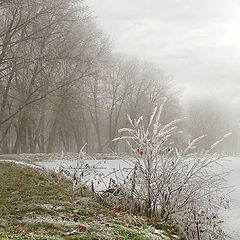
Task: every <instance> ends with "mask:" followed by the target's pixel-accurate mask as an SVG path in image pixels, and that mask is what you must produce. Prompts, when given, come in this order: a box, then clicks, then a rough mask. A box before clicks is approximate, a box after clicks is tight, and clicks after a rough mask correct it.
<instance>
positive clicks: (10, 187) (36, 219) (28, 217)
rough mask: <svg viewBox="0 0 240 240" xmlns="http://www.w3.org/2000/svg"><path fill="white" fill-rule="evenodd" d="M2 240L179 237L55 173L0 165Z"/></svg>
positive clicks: (18, 165) (138, 239) (8, 164)
mask: <svg viewBox="0 0 240 240" xmlns="http://www.w3.org/2000/svg"><path fill="white" fill-rule="evenodd" d="M0 183H1V184H0V239H39V240H40V239H42V240H43V239H83V240H84V239H89V240H90V239H92V240H93V239H99V240H100V239H106V240H107V239H109V240H110V239H126V240H127V239H135V240H144V239H149V240H150V239H178V238H177V236H173V235H171V232H170V229H168V230H167V229H166V226H165V224H159V226H161V228H162V229H161V228H160V229H156V228H155V227H153V225H152V224H150V223H149V222H148V221H147V219H145V218H143V217H136V216H133V215H130V214H127V213H125V212H121V211H120V209H114V208H111V207H110V206H107V205H105V204H103V203H101V202H99V201H97V200H96V199H93V198H90V197H89V196H88V195H87V193H86V196H84V197H79V196H76V197H72V183H71V182H70V181H69V180H67V179H65V178H61V177H60V176H59V175H57V174H55V173H54V172H52V171H48V172H46V171H44V170H42V169H38V168H32V167H29V166H26V165H22V164H14V163H9V162H8V163H7V162H1V163H0Z"/></svg>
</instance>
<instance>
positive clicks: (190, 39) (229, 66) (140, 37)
mask: <svg viewBox="0 0 240 240" xmlns="http://www.w3.org/2000/svg"><path fill="white" fill-rule="evenodd" d="M239 21H240V2H238V1H224V0H213V1H207V0H201V1H200V0H197V1H189V0H186V1H184V2H183V1H179V0H172V1H168V0H148V1H147V0H131V1H130V0H128V1H127V0H116V1H110V0H101V1H93V0H86V1H83V0H70V1H66V0H58V1H53V0H39V1H33V0H25V1H20V0H16V1H12V0H11V1H8V0H2V1H0V159H3V160H4V161H5V160H10V161H21V162H22V161H26V159H28V160H27V161H30V163H35V164H37V166H40V165H41V167H46V168H50V167H49V166H51V169H53V167H52V166H55V167H56V164H55V161H56V162H57V161H59V160H62V161H66V162H68V163H69V162H71V161H72V163H71V164H73V162H74V161H78V160H81V161H83V160H86V159H85V156H88V158H87V161H89V162H88V163H87V165H81V166H82V167H80V168H81V169H80V170H81V171H82V172H78V171H79V168H77V167H76V166H74V167H73V169H75V173H74V174H73V175H74V177H76V176H77V174H78V177H79V176H80V179H81V177H82V176H83V175H84V174H83V173H84V171H85V170H86V169H87V170H88V171H89V172H91V171H93V170H94V171H95V169H94V167H89V166H90V165H91V164H90V163H91V160H94V161H95V160H96V158H100V159H101V160H104V161H106V160H109V159H111V158H113V159H114V160H115V162H114V163H115V164H118V163H119V164H120V163H121V164H123V162H124V161H125V160H128V161H130V162H132V163H134V164H135V165H134V167H133V169H132V171H130V172H131V174H133V175H132V176H131V178H129V179H130V180H129V181H128V180H126V179H127V177H128V176H127V177H126V176H125V175H124V174H123V177H124V178H125V177H126V179H124V181H122V182H121V183H117V184H116V182H118V179H117V180H116V179H115V180H114V181H115V185H114V187H116V188H117V189H118V190H119V189H121V191H123V189H125V188H126V189H127V190H126V191H128V192H124V194H123V195H124V197H125V198H126V196H127V199H125V200H126V202H125V203H127V204H125V205H128V204H129V205H130V203H129V196H131V201H132V202H133V203H134V204H135V205H134V206H131V208H130V207H129V208H128V209H125V210H126V211H129V212H130V213H133V214H136V215H142V216H146V217H147V218H149V219H151V218H153V219H155V220H156V219H158V218H159V219H162V220H163V221H165V222H166V223H167V224H171V225H173V226H174V227H175V230H176V229H177V231H176V233H179V234H180V235H181V237H182V238H181V239H189V240H190V239H197V240H200V239H202V238H201V236H200V235H201V234H202V233H203V234H204V233H207V234H208V235H204V236H205V237H206V236H208V237H209V239H221V240H226V239H229V238H228V237H229V236H230V235H231V236H233V237H234V239H238V237H239V234H240V233H239V229H238V227H237V226H236V224H235V225H234V224H232V222H231V221H233V220H234V222H236V223H239V224H240V217H239V213H240V212H239V207H237V206H238V205H239V199H240V198H239V196H240V183H239V181H238V180H237V178H236V176H237V174H238V173H239V168H240V165H239V161H240V159H239V158H240V95H239V91H240V71H239V66H238V65H239V64H238V63H239V61H240V51H239V50H240V34H239V31H238V28H239V26H238V25H239V24H238V23H239ZM124 134H126V135H124ZM122 140H126V141H122ZM131 141H132V142H131ZM188 151H189V153H188V154H189V155H185V153H186V152H188ZM49 156H50V157H49ZM122 156H123V157H122ZM25 157H26V159H24V160H23V159H22V158H25ZM42 157H43V158H44V159H43V158H42ZM132 159H135V160H134V161H135V162H134V161H133V160H132ZM50 160H51V161H52V160H53V163H49V162H51V161H50ZM141 161H143V163H144V164H141V163H140V162H141ZM219 161H220V162H219ZM228 161H229V162H231V163H229V164H228V163H226V162H228ZM92 162H93V161H92ZM74 163H75V162H74ZM111 164H112V163H111ZM111 164H110V165H109V166H111V167H112V166H114V168H113V169H115V167H116V166H115V165H114V164H113V165H111ZM77 166H78V165H77ZM83 166H84V167H83ZM109 166H106V167H105V170H106V169H107V168H109ZM119 166H120V165H119ZM143 166H145V167H146V169H144V167H143ZM159 166H161V167H159ZM219 166H223V168H225V169H227V170H229V171H231V170H232V169H233V168H234V171H233V172H232V173H230V174H229V175H227V174H226V173H225V172H224V173H221V174H222V175H221V174H220V172H219V171H220V170H219ZM71 167H72V166H71ZM69 169H70V168H69ZM84 169H85V170H84ZM209 169H210V170H209ZM64 171H65V172H64ZM66 171H67V170H66V169H62V172H63V173H65V175H66V176H68V177H69V176H71V174H72V173H69V172H67V173H66ZM114 171H115V170H114ZM119 171H120V170H119ZM137 171H139V173H138V172H137ZM0 173H1V172H0ZM94 173H95V172H94ZM105 173H106V175H107V176H108V175H110V173H109V172H107V171H105ZM198 173H199V175H198ZM138 174H139V175H138ZM154 174H155V175H154ZM231 174H232V175H231ZM140 175H141V178H140V177H139V176H140ZM165 175H166V178H165ZM98 176H101V174H99V175H98ZM116 176H117V175H116ZM225 176H226V178H225ZM138 177H139V178H140V180H139V179H138ZM93 178H94V180H96V179H95V178H96V176H95V175H94V177H93ZM157 179H161V181H162V182H161V184H162V183H163V184H162V185H161V184H160V183H159V181H158V180H157ZM189 179H190V180H191V181H192V182H191V181H190V182H191V184H190V183H189V186H188V181H189ZM108 180H109V179H108ZM137 180H139V181H137ZM71 181H72V182H73V186H74V187H75V186H76V185H77V181H80V180H79V179H78V178H77V177H76V178H75V179H74V178H73V177H72V178H71ZM81 181H82V179H81ZM98 181H100V180H99V179H98ZM109 181H112V179H110V180H109ZM86 182H87V181H86ZM90 182H92V189H93V190H91V191H92V193H91V194H92V196H94V197H96V196H98V198H101V197H99V196H100V195H98V194H99V192H98V193H97V192H96V191H94V181H93V179H91V181H90V180H89V182H88V184H90ZM126 182H131V184H132V185H131V186H130V187H129V186H126V185H124V184H126ZM142 182H143V183H144V184H142ZM220 182H221V184H223V185H224V187H223V188H221V187H219V186H220ZM78 183H79V182H78ZM110 183H111V182H110ZM74 184H75V185H74ZM81 184H82V182H81ZM137 184H139V185H138V187H136V188H135V185H137ZM141 184H142V185H144V186H145V188H143V191H142V192H141V191H140V190H139V189H141V188H142V185H141ZM82 185H83V184H82ZM82 185H81V187H82ZM86 185H87V184H86ZM153 185H154V187H153ZM225 185H226V186H225ZM230 185H231V187H232V186H234V187H236V188H234V189H236V192H235V194H233V198H232V199H233V200H232V202H231V204H230V200H229V199H231V197H230V194H229V192H231V191H232V190H233V188H231V190H229V186H230ZM105 186H106V184H105ZM109 186H110V184H109ZM133 186H134V187H133ZM84 187H85V186H84ZM88 187H89V186H88ZM225 187H226V188H227V189H228V190H226V189H225ZM174 188H175V190H173V189H174ZM156 189H157V190H156ZM159 189H160V190H159ZM179 189H180V190H179ZM223 189H224V190H223ZM108 190H109V189H108ZM74 191H75V190H74ZM101 191H105V190H102V189H101ZM119 191H120V190H119ZM121 191H120V192H121ZM124 191H125V190H124ZM134 191H136V192H134ZM178 191H179V192H178ZM176 192H177V193H176ZM203 193H204V194H203ZM213 193H214V194H213ZM134 194H135V195H134ZM154 194H155V196H154ZM174 194H175V195H174ZM73 195H75V192H74V194H73ZM203 195H204V198H203V203H204V204H205V205H204V204H202V205H201V204H199V202H201V201H200V200H199V199H202V196H203ZM211 195H214V197H215V195H216V196H217V197H216V198H214V201H215V202H214V204H215V205H214V204H213V199H212V198H211V197H212V196H211ZM101 196H102V195H101ZM114 196H115V195H114ZM146 196H147V197H146ZM159 196H160V197H159ZM186 196H187V197H186ZM81 197H82V196H81ZM111 197H113V196H112V195H111ZM154 197H155V198H156V199H155V198H154ZM178 197H179V199H180V198H182V199H180V200H179V201H178ZM189 199H191V201H190V200H189ZM110 200H111V199H110ZM110 200H109V199H108V198H107V201H109V202H110V204H113V201H112V200H111V201H110ZM118 200H119V199H118ZM181 200H182V202H183V203H182V204H183V205H181V204H180V202H181ZM188 200H189V201H188ZM115 202H116V201H115ZM173 202H174V204H173ZM210 202H211V203H210ZM223 202H224V203H223ZM121 204H122V205H124V204H123V203H121ZM122 205H121V207H122ZM223 205H224V206H223ZM226 205H227V207H226ZM114 206H115V205H114ZM136 206H137V207H138V210H136V208H137V207H136ZM176 206H177V207H176ZM182 206H183V207H182ZM115 207H116V208H117V207H119V206H115ZM231 207H232V208H231ZM133 209H134V210H133ZM131 211H132V212H131ZM231 211H235V212H236V213H238V214H235V215H234V214H233V215H234V216H232V215H231V214H232V212H231ZM179 212H180V213H181V214H179V215H174V214H177V213H179ZM187 214H189V215H187ZM207 214H209V215H207ZM185 215H186V216H188V219H187V217H185V218H184V216H185ZM219 216H223V217H222V219H224V221H223V222H224V223H223V227H222V225H221V224H222V222H221V218H219V219H220V220H219V221H218V222H216V221H217V220H218V217H219ZM202 218H204V220H202ZM189 219H190V220H189ZM209 219H210V220H209ZM214 221H215V222H214ZM176 222H180V223H181V224H183V225H181V224H180V223H176ZM206 222H207V224H206V225H204V224H205V223H206ZM210 222H211V224H212V225H211V224H210ZM184 224H185V225H184ZM201 224H202V225H201ZM214 224H215V225H214ZM224 224H225V225H224ZM210 225H211V227H212V228H213V229H211V230H209V229H208V230H206V229H205V228H207V227H206V226H208V227H209V226H210ZM215 226H218V227H215ZM222 229H223V230H224V231H223V230H222ZM225 230H226V232H229V233H230V235H228V234H225ZM211 231H212V232H211ZM216 237H217V238H216Z"/></svg>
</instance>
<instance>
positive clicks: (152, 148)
mask: <svg viewBox="0 0 240 240" xmlns="http://www.w3.org/2000/svg"><path fill="white" fill-rule="evenodd" d="M162 109H163V106H161V107H160V108H155V110H154V112H153V114H152V116H151V117H150V120H149V123H148V125H147V126H145V124H144V120H143V118H142V117H140V118H139V119H137V120H136V119H131V118H130V117H129V116H128V119H129V123H130V125H131V127H130V128H123V129H120V130H119V133H120V134H121V135H122V137H120V138H117V139H114V141H118V140H125V141H126V142H127V144H128V145H129V147H130V149H131V150H132V152H133V153H134V156H135V157H134V159H133V160H129V161H131V164H132V168H131V170H130V172H131V177H130V178H129V174H128V179H125V180H124V188H125V189H128V191H129V192H131V194H130V195H131V197H132V201H134V199H135V200H136V201H140V202H141V206H142V207H144V214H145V215H146V216H148V217H149V218H161V219H163V220H165V221H169V222H171V223H174V224H175V225H176V226H177V227H178V228H179V230H180V231H181V232H182V233H183V234H184V235H185V238H186V239H194V238H197V239H200V237H201V236H203V235H204V239H225V234H224V232H223V231H222V229H221V227H220V225H219V219H218V217H217V213H218V210H219V209H220V208H221V207H222V206H223V204H222V200H223V199H224V198H223V193H222V190H221V184H222V180H223V175H222V174H216V172H215V166H218V164H219V161H220V160H221V157H220V156H219V155H217V154H212V155H211V154H210V151H212V150H213V149H214V147H215V146H216V145H217V144H218V143H220V142H221V141H222V140H223V139H224V138H225V137H227V135H228V134H227V135H225V136H224V137H223V139H221V140H220V141H218V142H216V143H215V144H213V145H212V146H210V147H209V149H208V150H206V151H202V152H201V153H195V152H194V147H195V144H196V143H197V142H198V141H199V140H201V139H203V138H204V136H201V137H199V138H197V139H194V140H193V141H191V142H190V143H189V144H188V146H187V148H186V149H185V150H183V151H179V150H177V149H176V148H174V147H173V145H172V144H171V141H170V138H171V136H172V134H174V132H175V130H176V129H177V124H178V123H179V122H181V121H183V119H177V120H174V121H172V122H170V123H168V124H166V125H162V124H161V122H160V116H161V112H162Z"/></svg>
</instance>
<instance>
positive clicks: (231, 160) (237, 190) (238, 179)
mask: <svg viewBox="0 0 240 240" xmlns="http://www.w3.org/2000/svg"><path fill="white" fill-rule="evenodd" d="M224 160H227V161H223V162H222V164H223V169H224V170H225V171H230V173H229V175H228V176H227V177H226V182H225V186H227V187H232V189H233V191H232V193H231V195H230V196H231V202H230V209H226V210H223V211H222V212H221V216H222V218H223V219H224V229H225V231H226V233H228V234H230V235H231V238H230V239H233V240H240V158H237V157H227V158H225V159H224ZM87 163H88V164H89V166H91V165H95V166H96V167H97V168H99V169H100V171H101V172H102V173H103V174H102V178H101V179H100V178H98V177H97V178H96V179H95V187H96V189H97V190H101V189H103V188H104V186H105V185H104V183H105V184H106V185H108V183H109V179H110V178H111V177H112V178H115V174H116V175H117V176H118V178H119V179H121V175H122V173H120V172H117V170H118V169H119V168H121V169H124V168H129V166H130V165H129V164H128V163H127V162H126V161H124V160H117V159H116V160H96V161H95V160H94V161H93V160H91V161H87ZM36 164H38V165H40V166H43V167H46V168H48V169H55V170H57V169H58V168H59V164H60V161H59V160H58V161H49V162H36ZM76 164H77V161H67V162H64V165H65V167H71V166H76ZM112 172H116V173H115V174H111V173H112ZM103 181H104V183H103ZM226 191H229V189H228V190H226Z"/></svg>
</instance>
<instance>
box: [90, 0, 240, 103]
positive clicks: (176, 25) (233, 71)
mask: <svg viewBox="0 0 240 240" xmlns="http://www.w3.org/2000/svg"><path fill="white" fill-rule="evenodd" d="M86 3H87V4H88V5H89V6H90V9H91V12H92V13H93V15H94V16H97V23H98V26H99V27H100V28H101V29H103V31H104V32H105V33H106V34H108V35H110V37H111V39H112V40H113V42H114V50H116V51H118V52H122V53H127V54H130V55H133V56H137V57H140V58H143V59H146V60H150V61H152V62H154V63H157V64H158V65H159V67H161V68H162V69H163V70H164V71H165V72H166V73H167V74H168V75H171V76H173V77H174V81H175V83H176V86H177V87H178V88H182V89H183V92H182V96H183V97H182V98H183V100H184V99H185V100H186V99H189V98H192V97H196V96H197V97H198V96H199V97H202V96H207V97H209V96H213V97H215V98H221V99H223V100H225V101H227V102H230V103H231V104H234V105H237V104H239V105H240V0H86Z"/></svg>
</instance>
